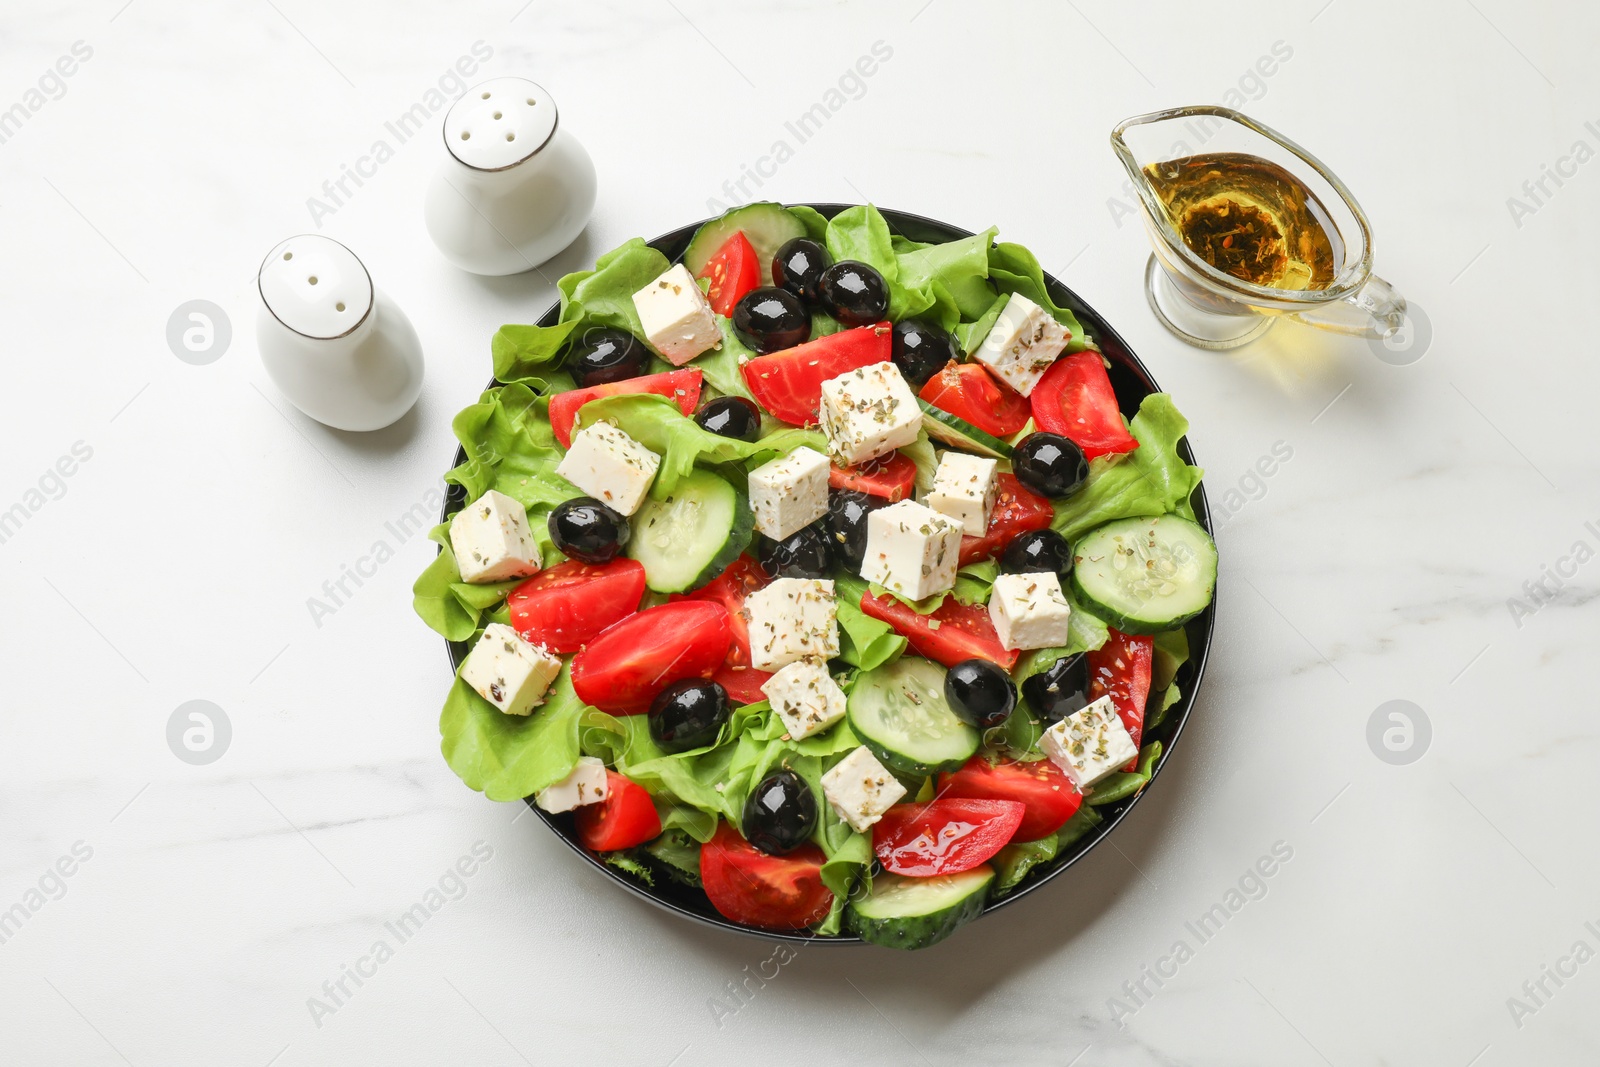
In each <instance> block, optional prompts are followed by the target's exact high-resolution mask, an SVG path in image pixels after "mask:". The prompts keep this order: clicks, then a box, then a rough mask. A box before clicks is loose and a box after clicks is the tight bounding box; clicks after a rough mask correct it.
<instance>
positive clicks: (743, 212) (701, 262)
mask: <svg viewBox="0 0 1600 1067" xmlns="http://www.w3.org/2000/svg"><path fill="white" fill-rule="evenodd" d="M740 230H743V231H744V238H745V240H747V241H749V242H750V247H752V248H754V249H755V250H756V261H757V262H759V263H760V264H761V284H762V285H771V284H772V257H773V256H775V255H777V254H778V249H780V248H782V247H783V246H784V244H786V243H787V242H789V241H791V240H793V239H794V238H796V237H804V236H805V235H806V227H805V224H804V223H802V222H801V221H800V220H799V219H797V218H795V217H794V215H793V214H792V213H791V212H790V211H789V209H788V208H786V207H784V206H783V205H782V204H774V203H770V202H768V201H762V202H761V203H758V204H746V205H745V206H744V207H736V208H734V209H733V210H732V211H729V212H727V213H726V214H724V215H720V216H718V217H717V218H714V219H712V220H711V221H710V222H708V223H706V224H705V225H704V226H701V227H700V228H699V229H698V230H696V231H695V233H694V237H693V238H691V239H690V241H689V247H688V248H686V249H684V252H683V265H684V266H685V267H688V268H689V273H690V274H693V275H694V276H695V277H699V276H700V271H701V269H702V268H704V267H705V265H706V264H707V263H709V262H711V257H712V256H714V255H716V254H717V251H718V250H719V249H720V248H721V247H722V246H723V245H724V244H725V243H727V240H728V238H730V237H732V236H733V235H734V234H736V233H738V232H739V231H740Z"/></svg>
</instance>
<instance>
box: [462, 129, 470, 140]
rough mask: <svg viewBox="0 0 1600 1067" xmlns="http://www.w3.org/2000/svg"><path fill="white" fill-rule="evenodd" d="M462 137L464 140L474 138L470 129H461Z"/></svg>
mask: <svg viewBox="0 0 1600 1067" xmlns="http://www.w3.org/2000/svg"><path fill="white" fill-rule="evenodd" d="M461 139H462V140H463V141H470V140H472V134H471V132H469V131H467V130H462V131H461Z"/></svg>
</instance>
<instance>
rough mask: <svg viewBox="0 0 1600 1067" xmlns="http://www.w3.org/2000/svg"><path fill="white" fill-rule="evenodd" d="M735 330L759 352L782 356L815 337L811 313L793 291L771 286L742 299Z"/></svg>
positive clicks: (735, 307)
mask: <svg viewBox="0 0 1600 1067" xmlns="http://www.w3.org/2000/svg"><path fill="white" fill-rule="evenodd" d="M733 328H734V330H736V331H737V332H738V334H739V338H740V339H741V340H742V341H744V343H745V344H747V345H749V346H750V347H751V348H753V349H755V350H756V351H757V352H763V353H765V352H779V351H782V350H783V349H785V348H793V347H794V346H795V345H797V344H799V343H801V342H802V341H804V340H805V339H806V338H808V337H810V336H811V313H810V312H808V311H807V310H806V309H805V305H804V304H802V303H800V298H799V297H798V296H795V295H794V294H793V293H791V292H789V290H787V289H779V288H777V287H776V286H772V285H768V286H765V287H763V288H761V289H752V290H750V291H749V292H748V293H746V294H744V296H742V297H740V298H739V302H738V303H737V304H735V305H734V308H733Z"/></svg>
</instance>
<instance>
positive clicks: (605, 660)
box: [572, 601, 733, 715]
mask: <svg viewBox="0 0 1600 1067" xmlns="http://www.w3.org/2000/svg"><path fill="white" fill-rule="evenodd" d="M732 641H733V625H732V623H731V622H730V621H729V619H728V609H727V608H725V607H723V606H722V605H721V604H708V603H705V602H703V601H695V602H684V603H679V604H662V605H659V606H658V607H653V608H647V609H645V610H644V611H641V612H639V613H638V614H637V615H630V616H628V617H627V618H626V619H623V620H622V621H621V622H619V623H617V624H616V625H615V626H612V627H611V628H610V629H608V630H606V631H605V632H604V633H602V634H601V635H600V636H599V637H596V638H595V639H594V640H593V641H590V642H589V643H588V644H586V645H584V646H583V648H581V649H579V650H578V653H577V655H575V656H573V657H572V688H573V689H574V690H575V691H576V692H577V694H578V699H579V700H581V701H583V702H584V703H585V704H592V705H593V706H594V707H597V708H599V709H600V710H601V711H609V712H611V714H613V715H637V714H639V713H640V712H642V711H649V710H650V701H651V700H653V699H655V695H656V694H657V693H659V692H661V690H663V689H665V688H666V687H667V686H669V685H671V684H672V683H673V682H676V681H679V680H681V679H684V678H709V677H711V673H712V672H713V671H715V670H716V669H717V667H718V666H719V665H720V664H721V663H722V661H723V660H724V659H726V658H727V656H728V645H729V644H731V643H732Z"/></svg>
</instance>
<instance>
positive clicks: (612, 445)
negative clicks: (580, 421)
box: [556, 422, 661, 515]
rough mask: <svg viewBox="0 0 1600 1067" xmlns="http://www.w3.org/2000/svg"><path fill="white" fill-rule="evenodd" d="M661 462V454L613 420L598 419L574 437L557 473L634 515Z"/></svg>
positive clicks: (606, 502)
mask: <svg viewBox="0 0 1600 1067" xmlns="http://www.w3.org/2000/svg"><path fill="white" fill-rule="evenodd" d="M660 466H661V457H660V456H658V455H656V454H655V453H654V452H652V451H650V450H649V449H648V448H646V447H644V445H641V444H640V443H639V442H638V441H635V440H634V439H633V438H631V437H629V436H628V435H627V434H626V433H624V432H623V431H621V430H619V429H618V428H617V427H615V426H613V425H612V424H611V423H609V422H597V423H594V424H593V425H590V426H585V427H584V428H583V429H581V430H579V431H578V432H577V434H576V435H575V436H574V437H573V438H572V447H571V448H569V449H567V454H566V455H565V456H563V457H562V459H561V462H560V463H559V464H557V466H556V473H557V474H559V475H561V477H563V478H565V479H566V480H567V481H569V482H571V483H572V484H573V485H575V486H577V487H578V488H579V489H582V490H583V491H584V492H585V493H588V494H589V495H590V496H592V497H594V498H595V499H596V500H599V501H600V502H602V503H603V504H605V505H606V506H607V507H610V508H612V509H614V510H616V511H619V512H621V513H622V514H624V515H632V514H633V513H634V512H635V511H638V510H639V505H640V504H642V503H644V495H645V494H646V493H648V492H649V491H650V483H651V482H653V481H655V477H656V468H658V467H660Z"/></svg>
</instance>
